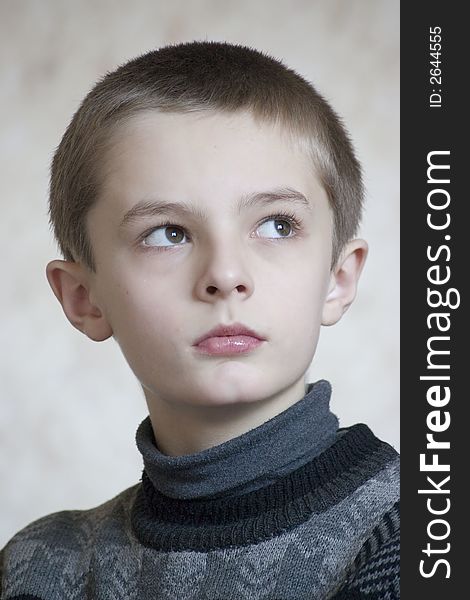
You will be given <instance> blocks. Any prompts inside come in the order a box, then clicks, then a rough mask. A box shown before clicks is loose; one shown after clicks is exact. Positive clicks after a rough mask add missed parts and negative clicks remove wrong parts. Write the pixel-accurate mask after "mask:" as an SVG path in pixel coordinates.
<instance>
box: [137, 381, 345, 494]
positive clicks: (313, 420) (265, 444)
mask: <svg viewBox="0 0 470 600" xmlns="http://www.w3.org/2000/svg"><path fill="white" fill-rule="evenodd" d="M330 396H331V386H330V384H329V383H328V382H327V381H325V380H320V381H317V382H316V383H310V384H308V386H307V391H306V394H305V396H304V397H303V398H302V399H301V400H299V401H298V402H296V403H295V404H293V405H292V406H290V407H289V408H287V409H286V410H284V411H283V412H281V413H279V414H278V415H276V416H274V417H273V418H271V419H269V420H268V421H266V422H265V423H262V424H261V425H259V426H258V427H255V428H254V429H251V430H250V431H247V432H246V433H244V434H242V435H240V436H238V437H235V438H233V439H231V440H228V441H226V442H224V443H222V444H219V445H217V446H213V447H212V448H208V449H206V450H203V451H202V452H198V453H195V454H187V455H183V456H167V455H165V454H162V453H161V452H160V451H159V450H158V448H157V445H156V441H155V436H154V433H153V429H152V423H151V421H150V416H147V417H146V418H145V419H144V420H143V421H142V423H141V424H140V425H139V427H138V429H137V433H136V443H137V447H138V449H139V451H140V452H141V454H142V457H143V461H144V471H145V473H146V475H147V476H148V478H149V479H150V481H151V482H152V484H153V486H154V488H155V489H156V490H157V491H158V492H160V493H162V494H164V495H166V496H169V497H171V498H179V499H194V498H206V497H211V498H220V497H231V496H238V495H240V494H244V493H247V492H250V491H253V490H256V489H259V488H261V487H264V486H266V485H269V484H271V483H273V482H275V481H277V480H278V479H279V478H280V477H283V476H285V475H287V474H289V473H290V472H292V471H294V470H295V469H298V468H299V467H301V466H302V465H304V464H306V463H308V462H309V461H311V460H312V459H313V458H314V457H315V456H318V455H319V454H320V453H321V452H323V450H325V449H326V448H328V447H329V446H330V445H331V444H332V443H333V442H334V441H335V439H336V433H337V430H338V418H337V417H336V415H334V414H333V413H332V412H331V411H330V407H329V404H330Z"/></svg>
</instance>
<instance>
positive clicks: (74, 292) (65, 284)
mask: <svg viewBox="0 0 470 600" xmlns="http://www.w3.org/2000/svg"><path fill="white" fill-rule="evenodd" d="M46 276H47V280H48V281H49V285H50V286H51V288H52V291H53V292H54V295H55V296H56V298H57V300H58V301H59V302H60V303H61V305H62V309H63V311H64V313H65V316H66V317H67V319H68V320H69V321H70V322H71V323H72V325H73V326H74V327H76V328H77V329H78V330H79V331H81V332H82V333H84V334H85V335H86V336H88V337H89V338H90V339H92V340H94V341H95V342H101V341H103V340H106V339H107V338H109V337H110V336H111V335H112V334H113V330H112V329H111V327H110V325H109V323H108V321H107V320H106V317H105V315H104V314H103V312H102V310H101V309H100V308H99V307H98V306H97V305H96V304H95V303H94V301H93V299H92V298H91V295H90V286H89V282H88V278H87V276H86V273H85V271H84V268H83V267H82V266H81V265H80V264H78V263H74V262H70V261H66V260H53V261H51V262H50V263H49V264H48V265H47V267H46Z"/></svg>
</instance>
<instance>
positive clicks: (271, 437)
mask: <svg viewBox="0 0 470 600" xmlns="http://www.w3.org/2000/svg"><path fill="white" fill-rule="evenodd" d="M330 393H331V388H330V385H329V383H328V382H326V381H323V380H322V381H318V382H317V383H316V384H310V385H309V386H308V389H307V393H306V395H305V396H304V397H303V398H302V399H301V400H300V401H299V402H297V403H296V404H294V405H293V406H291V407H289V408H288V409H287V410H285V411H283V412H282V413H280V414H278V415H276V416H275V417H273V418H272V419H270V420H269V421H266V422H265V423H263V424H262V425H260V426H258V427H256V428H255V429H252V430H250V431H248V432H246V433H244V434H242V435H240V436H238V437H236V438H234V439H232V440H229V441H227V442H224V443H222V444H220V445H217V446H214V447H212V448H209V449H207V450H204V451H202V452H199V453H196V454H189V455H184V456H166V455H164V454H162V453H161V452H160V451H159V450H158V447H157V442H156V440H155V437H154V434H153V429H152V425H151V422H150V418H149V417H147V418H146V419H144V421H143V422H142V423H141V424H140V425H139V427H138V429H137V434H136V442H137V447H138V449H139V451H140V452H141V454H142V456H143V463H144V469H143V472H142V478H141V480H140V481H139V483H137V484H136V485H134V486H132V487H130V488H128V489H126V490H124V491H123V492H121V493H120V494H119V495H117V496H116V497H115V498H113V499H111V500H109V501H108V502H105V503H104V504H102V505H100V506H98V507H95V508H92V509H89V510H67V511H61V512H58V513H53V514H51V515H47V516H45V517H42V518H41V519H38V520H36V521H34V522H33V523H30V524H29V525H27V526H26V527H25V528H24V529H22V530H21V531H19V532H18V533H17V534H16V535H15V536H13V538H12V539H11V540H10V541H9V542H8V543H7V545H6V546H5V547H4V548H3V550H2V551H1V553H0V572H1V573H2V576H1V578H2V582H1V588H0V589H1V592H2V595H1V597H2V599H3V598H4V599H5V600H13V599H14V600H21V599H22V600H63V599H66V598H67V599H77V600H78V599H80V600H81V599H83V600H85V599H87V600H88V599H100V600H111V599H113V600H114V599H118V598H119V599H120V600H121V599H122V600H124V599H126V600H131V599H132V600H190V599H193V600H203V599H204V600H209V599H210V600H231V599H233V600H242V599H246V600H258V599H264V600H287V599H292V600H303V599H305V600H307V599H310V600H313V599H319V600H322V599H327V598H336V599H338V600H339V599H342V600H347V599H348V600H353V599H359V598H363V599H369V600H379V599H382V600H389V599H390V600H392V599H394V598H399V562H398V560H399V558H398V551H399V508H398V506H399V505H398V500H399V456H398V454H397V452H396V451H395V450H394V449H393V448H392V447H391V446H390V445H388V444H386V443H385V442H382V441H380V440H379V439H377V438H376V437H375V436H374V435H373V433H372V432H371V431H370V429H369V428H368V427H367V426H366V425H364V424H358V425H354V426H352V427H348V428H343V429H338V420H337V418H336V416H335V415H334V414H333V413H332V412H331V411H330V409H329V400H330Z"/></svg>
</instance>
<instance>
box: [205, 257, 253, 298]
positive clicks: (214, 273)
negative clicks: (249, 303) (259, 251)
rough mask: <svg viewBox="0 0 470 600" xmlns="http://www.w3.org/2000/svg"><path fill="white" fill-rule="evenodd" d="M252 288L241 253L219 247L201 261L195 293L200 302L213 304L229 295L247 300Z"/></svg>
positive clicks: (248, 272)
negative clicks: (239, 296) (240, 296)
mask: <svg viewBox="0 0 470 600" xmlns="http://www.w3.org/2000/svg"><path fill="white" fill-rule="evenodd" d="M253 287H254V285H253V279H252V275H251V273H250V271H249V269H248V265H247V264H246V257H245V256H243V252H242V251H241V250H237V249H235V248H228V247H227V246H225V247H220V246H219V247H218V248H217V250H214V251H213V252H212V253H211V254H210V255H208V256H207V257H206V259H205V260H203V262H202V267H201V270H200V271H199V273H198V278H197V281H196V290H195V291H196V295H197V297H198V298H199V299H200V300H203V301H205V302H213V301H215V300H217V299H220V298H225V297H228V296H230V295H231V294H235V295H239V294H240V295H243V296H244V298H248V297H249V296H251V294H252V293H253Z"/></svg>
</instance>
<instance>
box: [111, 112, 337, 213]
mask: <svg viewBox="0 0 470 600" xmlns="http://www.w3.org/2000/svg"><path fill="white" fill-rule="evenodd" d="M101 174H102V184H103V186H102V191H103V194H102V195H103V196H104V197H105V198H108V200H109V198H112V199H113V202H112V206H113V210H117V211H119V210H120V211H121V212H123V211H124V212H127V211H128V210H129V208H132V207H134V206H136V205H137V204H138V203H140V204H142V203H145V202H148V201H150V200H151V199H154V198H159V199H166V200H167V201H168V202H173V203H175V202H178V201H181V202H185V203H186V204H187V203H193V204H194V203H196V204H198V203H199V204H200V203H201V201H202V203H204V200H205V199H206V200H211V201H212V200H214V199H215V198H217V205H218V206H219V207H220V209H221V210H222V209H223V208H224V205H225V204H226V203H224V202H223V199H224V198H229V197H230V198H235V199H236V200H237V207H238V208H240V207H242V206H248V205H249V204H250V203H249V202H248V201H247V198H253V197H254V196H256V195H258V196H259V195H260V194H261V195H262V194H265V196H266V195H268V194H271V198H274V197H275V195H276V194H278V196H279V198H281V197H284V198H286V197H287V196H288V195H289V194H290V195H291V198H292V199H293V200H294V201H300V202H302V198H305V199H307V202H308V203H311V202H312V201H313V202H314V201H315V199H317V201H324V196H325V194H324V190H323V188H322V186H321V185H320V182H319V178H318V177H317V176H316V174H315V169H314V165H313V164H312V161H311V160H310V159H309V157H308V156H307V155H306V153H305V152H303V151H302V149H301V147H300V145H299V146H296V145H295V144H294V143H292V142H291V141H290V138H288V136H287V135H285V134H284V132H283V130H282V129H281V128H279V127H275V126H272V125H270V124H267V123H257V122H255V120H254V118H253V117H252V115H251V114H249V113H234V114H223V113H217V112H211V113H209V114H206V113H196V114H194V113H185V114H179V113H178V114H176V113H165V114H163V113H159V112H157V111H146V112H144V113H140V114H138V115H135V116H133V117H132V118H131V119H129V120H128V121H127V122H126V123H125V124H123V125H121V126H120V127H118V128H117V129H116V130H115V132H114V134H113V135H112V137H111V138H110V143H109V145H108V151H107V153H106V156H105V161H104V164H103V169H102V173H101ZM286 189H287V190H289V191H288V193H285V190H286ZM325 197H326V196H325ZM243 200H245V202H244V201H243ZM116 202H118V204H119V206H117V205H116ZM121 216H123V215H121Z"/></svg>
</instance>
